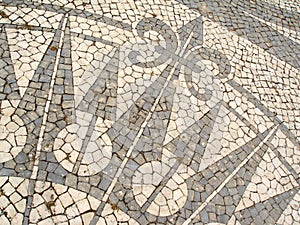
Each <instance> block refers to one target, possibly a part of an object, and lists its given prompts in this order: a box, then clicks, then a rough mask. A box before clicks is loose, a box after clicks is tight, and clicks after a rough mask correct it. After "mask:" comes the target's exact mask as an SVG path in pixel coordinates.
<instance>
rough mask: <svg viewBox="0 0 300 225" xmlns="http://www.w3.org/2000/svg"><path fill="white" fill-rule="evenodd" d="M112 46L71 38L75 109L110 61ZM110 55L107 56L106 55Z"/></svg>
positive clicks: (73, 36) (75, 37)
mask: <svg viewBox="0 0 300 225" xmlns="http://www.w3.org/2000/svg"><path fill="white" fill-rule="evenodd" d="M113 48H114V47H113V46H109V45H105V44H102V43H100V42H96V41H92V40H86V39H83V38H81V37H77V36H75V35H72V36H71V49H72V53H71V55H72V70H73V82H74V95H75V107H77V106H78V105H79V103H80V101H81V100H82V99H83V98H84V96H85V95H86V94H87V91H88V90H89V88H90V87H91V86H92V85H93V84H94V83H95V81H96V79H97V76H95V75H94V74H101V72H102V70H103V68H104V67H105V66H106V64H107V63H108V62H109V61H110V57H111V56H112V55H113V54H114V53H113V52H112V50H113ZM110 53H111V54H112V55H110V57H109V56H107V55H108V54H110Z"/></svg>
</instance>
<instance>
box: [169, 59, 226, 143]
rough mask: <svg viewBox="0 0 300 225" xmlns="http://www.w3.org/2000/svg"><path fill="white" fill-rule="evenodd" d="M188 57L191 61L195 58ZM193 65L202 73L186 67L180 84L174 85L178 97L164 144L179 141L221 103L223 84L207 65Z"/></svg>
mask: <svg viewBox="0 0 300 225" xmlns="http://www.w3.org/2000/svg"><path fill="white" fill-rule="evenodd" d="M189 57H191V58H192V57H193V55H190V56H189ZM188 61H189V60H188ZM194 63H196V64H197V66H198V68H199V70H201V71H197V72H196V71H192V70H191V69H189V68H188V67H187V66H186V67H185V69H184V70H183V69H182V70H181V73H180V74H179V78H178V80H175V81H174V82H175V84H176V93H175V94H174V103H173V108H172V114H171V117H170V118H171V119H170V122H169V126H168V132H167V134H166V137H165V140H164V144H167V143H168V142H170V141H171V140H172V139H175V138H176V137H178V135H180V134H181V133H182V132H184V130H186V129H187V128H188V127H189V126H191V125H192V124H194V123H195V122H196V121H198V120H199V119H200V118H201V117H202V116H203V115H205V114H206V113H207V112H208V111H209V110H210V109H211V108H213V107H214V106H215V105H216V104H218V103H219V102H220V101H222V98H223V91H222V90H221V89H220V85H221V83H220V80H219V79H217V78H216V77H215V76H214V74H213V72H212V71H211V70H210V69H209V65H208V64H206V63H207V62H204V61H202V60H200V59H199V58H196V59H195V62H194ZM187 68H188V69H187Z"/></svg>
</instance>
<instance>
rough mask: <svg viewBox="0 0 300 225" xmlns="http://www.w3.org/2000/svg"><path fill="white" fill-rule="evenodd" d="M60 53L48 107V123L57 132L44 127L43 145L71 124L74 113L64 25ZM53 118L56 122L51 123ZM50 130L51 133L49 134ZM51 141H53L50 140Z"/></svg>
mask: <svg viewBox="0 0 300 225" xmlns="http://www.w3.org/2000/svg"><path fill="white" fill-rule="evenodd" d="M62 42H63V44H62V51H61V53H60V56H59V60H58V68H57V73H56V77H55V81H54V86H53V94H52V101H51V105H50V110H49V115H48V122H51V123H53V122H55V124H58V123H59V125H57V130H56V131H55V132H54V131H53V125H51V126H46V130H45V131H46V134H45V136H44V144H46V143H48V142H51V139H52V138H55V137H56V135H57V133H58V131H59V130H61V129H63V128H64V127H65V126H67V125H68V124H69V123H70V122H71V115H72V114H73V111H74V89H73V74H72V63H71V40H70V25H69V22H67V23H66V29H65V32H64V36H63V40H62ZM53 118H55V120H56V121H53ZM51 130H52V132H50V131H51ZM49 135H50V136H51V137H49ZM52 140H53V139H52Z"/></svg>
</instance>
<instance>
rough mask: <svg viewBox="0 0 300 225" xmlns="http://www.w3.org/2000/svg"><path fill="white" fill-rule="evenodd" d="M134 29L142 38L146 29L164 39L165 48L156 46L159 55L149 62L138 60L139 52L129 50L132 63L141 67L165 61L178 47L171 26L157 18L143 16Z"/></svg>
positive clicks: (154, 65)
mask: <svg viewBox="0 0 300 225" xmlns="http://www.w3.org/2000/svg"><path fill="white" fill-rule="evenodd" d="M136 29H137V33H138V36H139V37H140V38H142V39H143V38H144V35H145V33H146V32H148V31H155V32H157V33H159V34H161V36H162V37H163V38H164V40H165V41H166V48H164V47H163V46H156V47H155V51H156V52H158V53H160V56H159V57H158V58H156V59H154V60H153V61H150V62H140V61H139V60H138V59H137V57H138V56H140V55H141V53H140V52H138V51H131V52H130V53H129V59H130V61H131V62H132V63H133V64H135V65H137V66H139V67H143V68H145V67H146V68H149V67H156V66H159V65H161V64H163V63H165V62H166V61H167V60H168V59H169V58H170V57H171V55H172V54H174V53H175V51H176V49H177V47H178V41H177V38H176V34H175V33H174V31H173V30H172V29H171V27H170V26H168V25H167V24H166V23H164V22H163V21H161V20H159V19H157V18H144V19H142V20H141V21H140V22H139V23H138V24H137V27H136Z"/></svg>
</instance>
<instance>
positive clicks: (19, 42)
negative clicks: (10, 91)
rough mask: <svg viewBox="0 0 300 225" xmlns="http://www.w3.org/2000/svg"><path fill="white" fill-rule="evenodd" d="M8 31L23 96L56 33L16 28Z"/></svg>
mask: <svg viewBox="0 0 300 225" xmlns="http://www.w3.org/2000/svg"><path fill="white" fill-rule="evenodd" d="M6 30H7V38H8V44H9V49H10V52H11V59H12V62H13V66H14V70H15V74H16V79H17V83H18V86H19V89H20V94H21V96H23V95H24V93H25V91H26V88H27V87H28V84H29V81H30V80H31V79H32V77H33V75H34V73H35V71H36V69H37V68H38V66H39V62H40V61H41V60H42V58H43V56H44V53H45V52H46V50H47V47H48V45H49V43H50V41H51V40H52V38H53V36H54V33H51V32H46V31H35V30H23V29H14V28H7V29H6Z"/></svg>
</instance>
